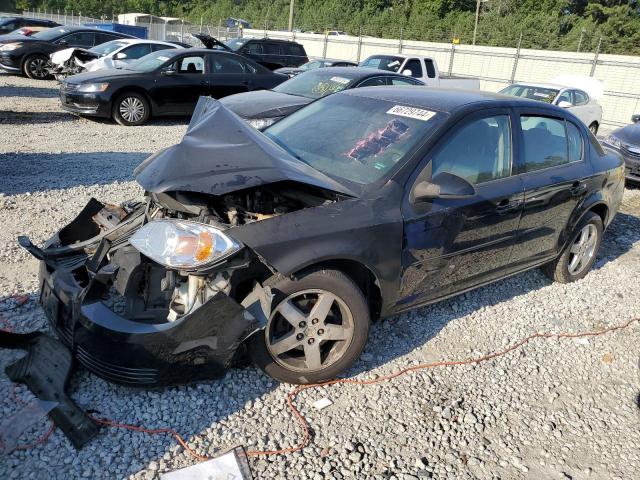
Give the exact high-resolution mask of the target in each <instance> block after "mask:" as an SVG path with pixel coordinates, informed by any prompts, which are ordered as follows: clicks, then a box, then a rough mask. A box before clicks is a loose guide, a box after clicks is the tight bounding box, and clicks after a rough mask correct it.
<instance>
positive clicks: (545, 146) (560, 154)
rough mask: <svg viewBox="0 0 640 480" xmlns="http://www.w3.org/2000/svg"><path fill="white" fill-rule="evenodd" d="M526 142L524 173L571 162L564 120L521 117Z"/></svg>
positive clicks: (523, 136)
mask: <svg viewBox="0 0 640 480" xmlns="http://www.w3.org/2000/svg"><path fill="white" fill-rule="evenodd" d="M520 125H521V126H522V139H523V142H524V159H523V160H524V163H523V165H522V172H523V173H527V172H534V171H536V170H542V169H544V168H550V167H556V166H558V165H563V164H565V163H568V162H569V159H568V148H569V146H568V143H567V133H566V130H565V122H564V120H560V119H557V118H549V117H539V116H522V117H520Z"/></svg>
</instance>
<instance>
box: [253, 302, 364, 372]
mask: <svg viewBox="0 0 640 480" xmlns="http://www.w3.org/2000/svg"><path fill="white" fill-rule="evenodd" d="M354 332H355V328H354V322H353V315H352V314H351V311H350V309H349V307H348V306H347V305H346V303H345V302H344V301H343V300H342V299H341V298H340V297H338V296H336V295H334V294H333V293H331V292H328V291H326V290H321V289H312V290H303V291H300V292H296V293H294V294H292V295H289V296H288V297H287V298H285V299H284V300H283V301H282V302H280V303H279V304H278V305H277V306H276V308H275V309H274V310H273V312H272V314H271V317H270V318H269V322H268V323H267V328H265V337H266V338H265V339H266V346H267V350H268V351H269V353H270V354H271V356H272V357H273V359H274V360H275V361H276V362H277V363H278V364H280V365H281V366H283V367H284V368H287V369H289V370H294V371H299V372H300V371H304V372H310V371H317V370H320V369H323V368H326V367H328V366H329V365H332V364H334V363H335V362H337V361H338V360H340V358H342V357H343V355H344V354H345V353H346V352H347V350H348V349H349V345H350V343H351V340H352V339H353V336H354Z"/></svg>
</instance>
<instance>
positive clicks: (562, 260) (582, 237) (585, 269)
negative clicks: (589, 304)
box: [542, 212, 603, 283]
mask: <svg viewBox="0 0 640 480" xmlns="http://www.w3.org/2000/svg"><path fill="white" fill-rule="evenodd" d="M602 232H603V224H602V219H601V218H600V215H598V214H596V213H594V212H589V213H587V214H585V216H584V217H583V218H582V220H580V222H579V223H578V225H577V227H576V229H575V230H574V233H573V236H572V237H571V241H570V242H569V243H568V245H567V246H566V247H565V249H564V251H563V252H562V254H561V255H560V256H559V257H558V258H557V259H556V260H554V261H553V262H551V263H548V264H547V265H545V266H544V267H542V271H543V272H544V273H545V275H547V276H548V277H549V278H550V279H551V280H555V281H556V282H560V283H569V282H575V281H576V280H580V279H581V278H583V277H584V276H585V275H586V274H587V273H589V270H591V267H592V266H593V264H594V262H595V261H596V254H597V253H598V249H599V248H600V243H601V241H602Z"/></svg>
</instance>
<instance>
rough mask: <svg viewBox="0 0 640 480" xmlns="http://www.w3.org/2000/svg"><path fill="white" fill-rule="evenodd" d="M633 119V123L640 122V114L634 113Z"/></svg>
mask: <svg viewBox="0 0 640 480" xmlns="http://www.w3.org/2000/svg"><path fill="white" fill-rule="evenodd" d="M631 121H632V122H633V123H638V122H640V115H639V114H636V115H632V116H631Z"/></svg>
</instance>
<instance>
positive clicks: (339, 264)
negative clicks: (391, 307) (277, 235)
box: [292, 258, 382, 320]
mask: <svg viewBox="0 0 640 480" xmlns="http://www.w3.org/2000/svg"><path fill="white" fill-rule="evenodd" d="M318 269H329V270H338V271H340V272H342V273H344V274H345V275H346V276H347V277H349V278H350V279H351V280H352V281H353V283H355V284H356V286H357V287H358V288H359V289H360V291H361V292H362V294H363V295H364V297H365V299H366V300H367V305H368V307H369V313H370V314H371V319H372V320H377V319H378V318H379V317H380V314H381V311H382V290H381V288H380V281H379V279H378V276H377V275H376V274H375V273H374V271H373V270H372V269H371V268H369V267H368V266H366V265H365V264H364V263H362V262H360V261H358V260H355V259H351V258H329V259H324V260H320V261H317V262H314V263H311V264H309V265H305V266H304V267H302V268H299V269H298V270H296V271H295V272H293V274H292V276H294V277H295V276H296V275H300V274H301V273H303V272H305V271H308V270H318Z"/></svg>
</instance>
